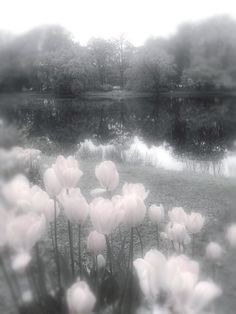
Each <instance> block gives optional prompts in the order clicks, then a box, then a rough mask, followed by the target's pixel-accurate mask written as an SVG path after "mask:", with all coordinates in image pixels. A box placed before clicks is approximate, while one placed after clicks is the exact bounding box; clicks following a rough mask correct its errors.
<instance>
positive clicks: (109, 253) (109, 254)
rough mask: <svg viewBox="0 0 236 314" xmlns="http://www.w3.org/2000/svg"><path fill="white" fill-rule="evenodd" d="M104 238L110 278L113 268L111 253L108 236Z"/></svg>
mask: <svg viewBox="0 0 236 314" xmlns="http://www.w3.org/2000/svg"><path fill="white" fill-rule="evenodd" d="M105 238H106V244H107V256H108V260H109V264H110V273H111V276H112V275H113V267H112V251H111V246H110V242H109V238H108V235H107V234H106V235H105Z"/></svg>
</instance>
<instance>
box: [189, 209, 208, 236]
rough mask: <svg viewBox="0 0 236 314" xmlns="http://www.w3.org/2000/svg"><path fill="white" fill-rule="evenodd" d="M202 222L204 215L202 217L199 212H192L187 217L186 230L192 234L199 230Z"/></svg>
mask: <svg viewBox="0 0 236 314" xmlns="http://www.w3.org/2000/svg"><path fill="white" fill-rule="evenodd" d="M204 222H205V217H203V216H202V215H201V214H200V213H195V212H192V213H191V214H190V215H188V217H187V228H188V231H189V232H190V233H192V234H195V233H198V232H200V231H201V229H202V227H203V225H204Z"/></svg>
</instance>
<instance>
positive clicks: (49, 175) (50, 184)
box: [43, 168, 62, 197]
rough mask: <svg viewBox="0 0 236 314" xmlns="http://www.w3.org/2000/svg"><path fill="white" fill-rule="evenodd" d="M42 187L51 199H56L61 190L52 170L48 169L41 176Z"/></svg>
mask: <svg viewBox="0 0 236 314" xmlns="http://www.w3.org/2000/svg"><path fill="white" fill-rule="evenodd" d="M43 181H44V186H45V189H46V191H47V192H48V194H49V195H50V196H51V197H56V196H57V195H58V194H59V193H60V192H61V190H62V186H61V183H60V181H59V179H58V177H57V175H56V172H55V170H54V169H53V168H48V169H47V170H46V171H45V173H44V176H43Z"/></svg>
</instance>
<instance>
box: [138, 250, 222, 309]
mask: <svg viewBox="0 0 236 314" xmlns="http://www.w3.org/2000/svg"><path fill="white" fill-rule="evenodd" d="M134 267H135V269H136V272H137V275H138V279H139V284H140V288H141V290H142V292H143V294H144V296H145V298H146V300H147V301H148V303H149V307H151V308H153V310H154V309H155V308H158V309H159V310H160V311H159V312H157V313H169V312H168V311H167V309H172V311H173V313H181V314H182V313H191V314H198V313H201V312H200V311H202V310H203V309H204V308H205V307H206V306H207V305H208V304H209V303H210V302H212V301H213V300H214V299H215V298H216V297H218V296H219V295H220V293H221V290H220V288H219V287H217V286H216V285H215V284H214V283H212V282H208V281H202V282H198V277H199V265H198V263H197V262H195V261H192V260H190V259H189V258H188V257H187V256H185V255H180V256H172V257H170V258H169V259H166V258H165V256H164V255H163V254H162V253H160V252H159V251H157V250H150V251H148V252H147V254H146V255H145V257H144V259H142V258H138V259H136V260H135V261H134ZM204 287H205V289H206V294H204V290H203V288H204ZM163 296H165V298H163ZM158 302H159V303H160V304H158ZM159 306H160V307H161V308H159ZM162 309H163V312H162V311H161V310H162ZM153 313H154V312H153Z"/></svg>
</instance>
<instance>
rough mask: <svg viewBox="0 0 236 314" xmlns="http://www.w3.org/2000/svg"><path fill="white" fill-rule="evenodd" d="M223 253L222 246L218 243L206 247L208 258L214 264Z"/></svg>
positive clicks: (211, 243)
mask: <svg viewBox="0 0 236 314" xmlns="http://www.w3.org/2000/svg"><path fill="white" fill-rule="evenodd" d="M222 253H223V250H222V248H221V246H220V245H219V244H218V243H216V242H210V243H209V244H208V245H207V247H206V258H207V259H208V260H210V261H212V262H215V261H218V260H219V259H220V258H221V256H222Z"/></svg>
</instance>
